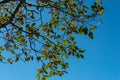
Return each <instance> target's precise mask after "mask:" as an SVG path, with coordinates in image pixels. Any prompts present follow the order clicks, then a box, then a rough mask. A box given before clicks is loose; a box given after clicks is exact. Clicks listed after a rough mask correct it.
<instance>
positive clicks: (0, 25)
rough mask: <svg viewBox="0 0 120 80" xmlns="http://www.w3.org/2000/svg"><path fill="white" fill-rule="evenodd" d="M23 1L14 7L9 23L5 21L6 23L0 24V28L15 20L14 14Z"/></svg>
mask: <svg viewBox="0 0 120 80" xmlns="http://www.w3.org/2000/svg"><path fill="white" fill-rule="evenodd" d="M5 1H7V2H9V0H5ZM11 1H14V0H11ZM23 1H24V0H21V1H20V3H19V4H18V5H17V7H16V9H15V10H14V12H13V14H12V15H11V17H10V19H9V21H7V22H6V23H4V24H0V28H4V27H6V26H7V25H8V24H10V23H11V22H12V21H13V19H14V18H15V15H16V13H17V12H18V10H19V8H20V6H21V4H22V3H23Z"/></svg>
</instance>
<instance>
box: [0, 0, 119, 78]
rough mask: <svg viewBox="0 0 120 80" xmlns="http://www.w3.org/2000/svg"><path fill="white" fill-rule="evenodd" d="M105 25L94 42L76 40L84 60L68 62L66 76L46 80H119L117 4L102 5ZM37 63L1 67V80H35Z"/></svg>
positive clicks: (105, 3)
mask: <svg viewBox="0 0 120 80" xmlns="http://www.w3.org/2000/svg"><path fill="white" fill-rule="evenodd" d="M104 6H105V13H104V15H103V20H104V23H105V24H104V25H101V26H100V27H99V28H98V29H97V31H96V32H95V38H94V39H93V40H91V39H89V38H88V37H86V36H82V37H80V38H79V41H78V45H80V46H81V47H82V48H84V49H86V50H87V51H86V53H85V54H84V56H85V59H82V60H77V59H75V58H71V59H70V60H69V63H70V68H69V69H68V74H65V75H64V76H63V77H54V78H50V79H48V80H120V58H119V57H120V1H119V0H118V1H117V2H116V0H109V1H107V2H104ZM39 66H40V64H39V63H36V62H27V63H24V62H18V63H15V64H12V65H10V64H2V63H1V64H0V80H37V79H35V75H36V68H38V67H39Z"/></svg>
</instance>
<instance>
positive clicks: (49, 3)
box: [0, 0, 104, 80]
mask: <svg viewBox="0 0 120 80" xmlns="http://www.w3.org/2000/svg"><path fill="white" fill-rule="evenodd" d="M103 12H104V8H103V6H102V1H101V0H96V1H94V2H93V4H89V3H87V0H33V1H32V0H0V40H1V43H0V62H2V63H10V64H12V63H14V62H18V61H19V60H22V61H23V62H27V61H32V60H36V61H38V62H40V63H41V68H39V69H37V71H38V73H37V75H36V77H37V78H38V80H46V78H48V77H51V76H62V75H63V74H64V73H67V71H66V69H67V68H68V67H69V63H68V62H67V59H69V57H70V56H75V57H77V58H79V59H81V58H84V56H83V53H84V52H85V50H84V49H82V48H80V46H78V45H77V44H76V42H77V41H76V36H81V35H85V36H88V37H89V38H90V39H93V38H94V34H93V33H94V31H95V30H96V28H97V24H98V23H99V22H100V23H101V15H102V14H103Z"/></svg>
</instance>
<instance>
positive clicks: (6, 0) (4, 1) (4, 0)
mask: <svg viewBox="0 0 120 80" xmlns="http://www.w3.org/2000/svg"><path fill="white" fill-rule="evenodd" d="M10 1H19V0H3V1H1V2H0V4H5V3H9V2H10Z"/></svg>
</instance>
